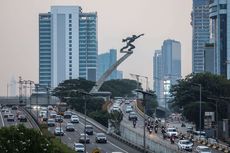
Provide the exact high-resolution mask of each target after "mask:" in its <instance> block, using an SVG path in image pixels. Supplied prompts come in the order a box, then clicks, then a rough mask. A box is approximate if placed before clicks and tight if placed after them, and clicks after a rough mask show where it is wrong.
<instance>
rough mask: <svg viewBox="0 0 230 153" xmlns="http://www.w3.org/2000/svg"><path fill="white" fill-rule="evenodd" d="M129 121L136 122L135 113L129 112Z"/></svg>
mask: <svg viewBox="0 0 230 153" xmlns="http://www.w3.org/2000/svg"><path fill="white" fill-rule="evenodd" d="M129 120H137V114H136V113H135V112H130V113H129Z"/></svg>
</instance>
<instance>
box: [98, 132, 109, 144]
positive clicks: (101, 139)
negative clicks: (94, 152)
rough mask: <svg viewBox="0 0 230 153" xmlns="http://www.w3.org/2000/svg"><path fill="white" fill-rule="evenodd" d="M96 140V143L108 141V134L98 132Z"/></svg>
mask: <svg viewBox="0 0 230 153" xmlns="http://www.w3.org/2000/svg"><path fill="white" fill-rule="evenodd" d="M95 141H96V143H107V139H106V135H105V134H104V133H97V134H96V138H95Z"/></svg>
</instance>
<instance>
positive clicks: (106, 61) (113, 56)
mask: <svg viewBox="0 0 230 153" xmlns="http://www.w3.org/2000/svg"><path fill="white" fill-rule="evenodd" d="M116 61H117V50H116V49H110V50H109V52H108V53H103V54H100V55H98V73H97V79H99V78H100V77H101V76H102V75H103V74H104V72H105V71H106V70H108V69H109V68H110V67H111V66H112V65H113V64H114V63H116ZM119 75H121V74H119ZM120 77H121V76H119V77H118V71H117V70H114V71H113V73H112V74H111V75H110V76H109V77H108V79H107V80H112V79H120Z"/></svg>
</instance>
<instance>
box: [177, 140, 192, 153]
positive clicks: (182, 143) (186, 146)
mask: <svg viewBox="0 0 230 153" xmlns="http://www.w3.org/2000/svg"><path fill="white" fill-rule="evenodd" d="M177 146H178V150H181V151H182V150H186V151H192V147H193V143H192V142H191V141H189V140H179V141H178V143H177Z"/></svg>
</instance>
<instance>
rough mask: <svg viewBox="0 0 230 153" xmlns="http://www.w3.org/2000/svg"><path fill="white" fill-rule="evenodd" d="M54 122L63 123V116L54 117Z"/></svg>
mask: <svg viewBox="0 0 230 153" xmlns="http://www.w3.org/2000/svg"><path fill="white" fill-rule="evenodd" d="M55 122H58V123H62V122H63V116H61V115H56V117H55Z"/></svg>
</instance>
